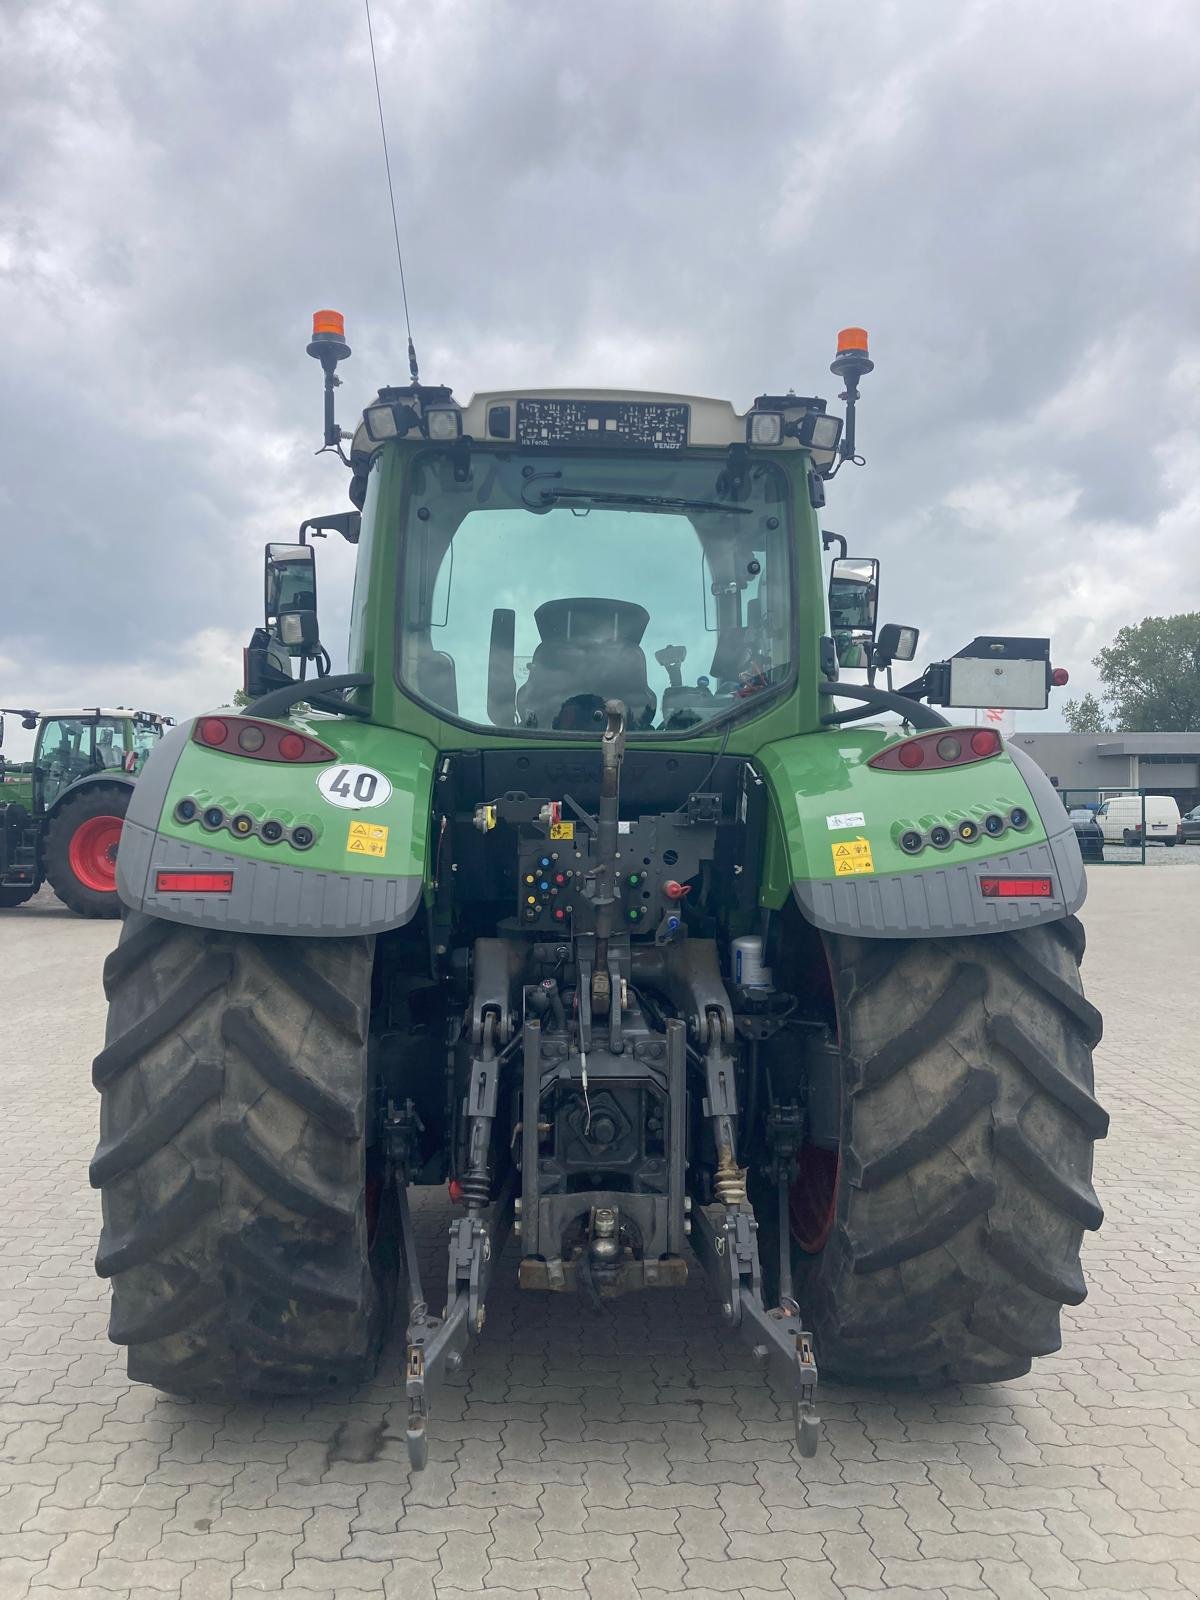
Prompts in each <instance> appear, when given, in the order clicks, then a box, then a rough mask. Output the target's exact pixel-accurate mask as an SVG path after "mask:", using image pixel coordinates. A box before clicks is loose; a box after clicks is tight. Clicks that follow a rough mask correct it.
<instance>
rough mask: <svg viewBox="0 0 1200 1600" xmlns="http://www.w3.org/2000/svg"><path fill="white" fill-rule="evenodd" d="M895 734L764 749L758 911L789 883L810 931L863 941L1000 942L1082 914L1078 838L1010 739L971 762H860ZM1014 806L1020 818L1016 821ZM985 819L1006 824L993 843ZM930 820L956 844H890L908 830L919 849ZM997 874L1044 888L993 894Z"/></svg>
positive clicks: (854, 734) (822, 737)
mask: <svg viewBox="0 0 1200 1600" xmlns="http://www.w3.org/2000/svg"><path fill="white" fill-rule="evenodd" d="M968 731H970V730H968ZM900 737H901V735H900V734H899V733H898V732H893V731H891V730H887V729H883V728H877V727H863V728H855V729H850V728H839V729H830V730H829V731H828V732H821V733H816V734H807V735H804V736H801V737H799V738H794V739H784V740H780V741H779V742H777V743H775V744H770V745H767V746H766V747H765V748H764V749H763V750H762V752H761V753H760V755H759V757H758V762H759V766H760V768H761V771H762V774H763V777H764V778H765V780H766V782H767V785H768V788H769V790H770V794H771V799H772V810H773V813H774V826H773V828H772V830H771V834H770V836H769V839H768V847H767V860H766V863H765V870H764V893H763V899H764V903H766V904H773V905H780V904H782V903H783V901H784V899H785V898H786V894H787V892H788V889H789V888H790V892H791V893H792V894H793V895H794V896H795V898H796V901H797V902H798V904H799V906H800V909H801V911H802V912H803V913H804V915H805V917H806V918H807V919H808V920H809V921H810V922H812V923H814V924H815V925H816V926H817V927H818V928H824V929H826V930H828V931H829V932H833V933H847V934H855V935H858V936H859V937H861V938H868V939H903V938H930V937H935V938H937V937H942V938H948V937H952V936H961V935H963V934H975V933H998V932H1002V931H1005V930H1007V929H1011V928H1017V927H1029V926H1032V925H1033V924H1036V923H1041V922H1053V921H1056V920H1057V919H1059V918H1062V917H1065V916H1068V915H1069V914H1070V913H1072V912H1074V911H1076V910H1078V908H1079V907H1080V906H1081V905H1082V904H1083V900H1084V896H1085V894H1086V892H1087V885H1086V879H1085V877H1084V870H1083V861H1082V858H1081V857H1080V854H1079V846H1078V844H1077V842H1076V839H1075V830H1074V828H1073V827H1072V825H1071V820H1070V818H1069V817H1068V816H1067V813H1066V810H1065V808H1064V807H1063V804H1062V801H1061V799H1060V798H1059V796H1058V794H1057V792H1056V790H1055V789H1054V786H1053V785H1052V784H1051V783H1050V780H1049V779H1048V778H1047V777H1046V775H1045V774H1044V773H1043V772H1042V770H1041V768H1040V767H1038V766H1037V764H1036V763H1035V762H1034V761H1033V760H1032V759H1031V758H1030V757H1029V756H1028V755H1026V754H1025V752H1024V751H1020V750H1015V749H1013V748H1012V747H1011V746H1010V745H1007V744H1006V745H1004V746H1003V747H1002V749H1001V752H1000V754H999V755H996V756H991V757H988V758H986V759H984V760H981V761H976V762H970V763H967V764H965V765H961V766H949V767H941V768H936V769H932V770H930V769H926V770H916V771H912V772H891V771H882V770H880V769H878V768H873V767H870V766H868V765H867V763H868V761H869V760H870V758H871V756H873V755H875V754H876V753H877V752H878V751H879V750H882V749H883V748H884V747H885V746H886V745H888V744H890V743H894V742H895V741H896V740H897V739H898V738H900ZM1014 811H1015V812H1016V813H1017V814H1018V816H1020V813H1022V812H1023V813H1024V814H1025V816H1026V818H1027V820H1026V821H1024V822H1023V823H1022V824H1021V825H1020V826H1014V825H1013V824H1012V821H1011V818H1012V815H1013V813H1014ZM989 815H996V816H1000V817H1002V818H1003V819H1004V822H1005V826H1004V830H1003V832H1002V833H1001V834H1000V835H999V836H997V837H993V836H990V835H989V834H987V833H986V832H985V830H984V827H983V823H984V819H985V818H986V817H987V816H989ZM964 821H970V822H973V823H974V824H975V825H976V828H977V830H978V831H977V832H976V834H975V837H974V838H973V839H971V840H970V841H969V842H968V841H965V840H963V839H960V838H959V837H958V835H957V832H956V830H957V828H958V825H959V824H960V823H961V822H964ZM939 824H941V825H942V826H944V827H946V828H947V829H949V831H950V833H951V836H952V837H951V840H950V843H949V844H947V845H946V846H945V847H944V848H941V849H939V848H936V847H934V846H933V845H932V844H930V843H928V842H927V843H926V844H925V846H924V847H923V848H922V849H921V851H920V852H919V853H918V854H916V855H910V854H908V853H906V852H905V851H904V850H902V849H901V848H900V839H901V837H902V835H903V834H904V833H905V832H907V831H909V830H912V831H916V832H918V833H921V834H922V835H923V836H924V837H925V838H926V840H928V836H929V833H930V830H931V829H933V828H934V827H936V826H937V825H939ZM996 876H1001V877H1006V878H1014V877H1019V878H1037V879H1049V880H1050V888H1051V893H1050V894H1049V895H1039V896H1036V897H1028V898H1025V897H1020V898H991V897H988V896H986V895H985V894H984V892H983V880H984V879H987V878H989V877H996Z"/></svg>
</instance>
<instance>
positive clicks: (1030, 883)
mask: <svg viewBox="0 0 1200 1600" xmlns="http://www.w3.org/2000/svg"><path fill="white" fill-rule="evenodd" d="M979 892H980V894H982V896H983V898H984V899H985V900H1048V899H1049V898H1050V897H1051V896H1052V895H1053V893H1054V884H1053V881H1052V880H1051V879H1050V878H980V880H979Z"/></svg>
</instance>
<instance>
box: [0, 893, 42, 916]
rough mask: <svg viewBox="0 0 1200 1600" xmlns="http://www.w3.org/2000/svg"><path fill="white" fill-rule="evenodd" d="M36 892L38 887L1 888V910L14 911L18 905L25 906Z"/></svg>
mask: <svg viewBox="0 0 1200 1600" xmlns="http://www.w3.org/2000/svg"><path fill="white" fill-rule="evenodd" d="M36 893H37V890H36V889H25V888H20V889H0V911H12V910H13V909H14V907H16V906H23V905H24V904H25V902H26V901H27V900H32V899H33V897H34V895H35V894H36Z"/></svg>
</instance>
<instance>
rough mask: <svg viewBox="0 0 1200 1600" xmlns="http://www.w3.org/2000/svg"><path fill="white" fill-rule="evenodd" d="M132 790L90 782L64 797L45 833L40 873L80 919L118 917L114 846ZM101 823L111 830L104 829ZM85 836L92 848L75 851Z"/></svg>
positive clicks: (126, 787) (122, 784)
mask: <svg viewBox="0 0 1200 1600" xmlns="http://www.w3.org/2000/svg"><path fill="white" fill-rule="evenodd" d="M132 793H133V790H132V789H131V788H130V787H129V785H128V784H125V783H93V784H88V786H87V788H85V789H81V790H80V791H79V793H78V794H75V795H68V796H67V798H66V799H65V800H64V801H63V802H62V804H61V805H60V806H59V808H58V810H57V811H56V812H55V813H54V816H53V817H52V818H51V820H50V824H49V826H48V828H47V830H46V846H45V868H46V877H47V878H48V879H49V880H50V887H51V888H52V889H53V890H54V892H55V894H56V895H57V896H58V898H59V899H60V900H61V901H62V903H63V904H64V905H65V906H68V907H69V908H70V910H72V911H74V912H75V914H76V915H77V916H80V917H119V916H120V914H121V902H120V901H119V900H118V898H117V884H116V842H117V840H118V839H119V837H120V825H121V823H122V822H123V821H124V820H125V812H126V810H127V809H128V806H129V800H130V796H131V795H132ZM105 819H108V820H109V821H110V822H112V823H115V824H116V826H115V828H113V827H108V828H105V826H104V823H105ZM89 832H90V833H94V834H95V836H96V837H95V843H94V844H91V843H89V844H87V845H86V846H85V848H84V849H83V850H80V847H79V846H80V841H81V840H84V839H86V837H87V835H88V834H89Z"/></svg>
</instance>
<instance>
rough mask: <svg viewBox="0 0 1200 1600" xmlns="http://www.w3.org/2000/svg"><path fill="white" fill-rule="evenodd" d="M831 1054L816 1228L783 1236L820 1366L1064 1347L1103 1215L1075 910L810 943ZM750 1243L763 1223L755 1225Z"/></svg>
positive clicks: (956, 1371) (1007, 1362)
mask: <svg viewBox="0 0 1200 1600" xmlns="http://www.w3.org/2000/svg"><path fill="white" fill-rule="evenodd" d="M827 950H828V955H829V964H830V970H831V974H832V977H833V985H834V992H835V997H836V1003H837V1012H838V1023H839V1031H840V1037H841V1045H842V1051H843V1057H844V1063H845V1066H844V1077H843V1092H842V1111H841V1152H840V1171H839V1174H838V1178H837V1183H836V1188H835V1190H834V1191H833V1193H832V1203H833V1217H832V1225H831V1227H830V1230H829V1237H828V1242H827V1243H826V1245H825V1247H824V1248H823V1249H822V1250H821V1251H820V1252H819V1254H817V1255H805V1254H803V1253H802V1252H801V1251H799V1250H798V1249H797V1248H796V1247H795V1245H794V1244H793V1249H792V1262H793V1272H794V1274H795V1281H796V1292H797V1297H798V1298H799V1300H800V1302H801V1305H802V1308H803V1310H804V1311H805V1313H806V1320H808V1321H809V1324H810V1326H812V1328H813V1332H814V1334H815V1337H816V1341H817V1343H816V1348H817V1357H818V1360H819V1361H820V1363H821V1367H822V1370H823V1371H826V1372H828V1373H829V1374H830V1375H831V1376H837V1377H840V1378H843V1379H847V1380H851V1381H855V1380H863V1379H867V1380H870V1379H875V1378H878V1379H885V1380H888V1381H892V1382H894V1381H895V1380H896V1379H898V1378H908V1379H916V1380H918V1381H921V1382H923V1383H931V1384H936V1383H940V1382H959V1383H979V1382H991V1381H996V1380H1000V1379H1005V1378H1013V1377H1017V1376H1019V1375H1020V1374H1022V1373H1024V1372H1027V1371H1028V1370H1029V1367H1030V1365H1031V1362H1032V1359H1033V1357H1034V1356H1037V1355H1045V1354H1048V1353H1049V1352H1051V1351H1053V1350H1057V1349H1058V1348H1059V1346H1060V1344H1061V1334H1060V1330H1059V1314H1060V1310H1061V1307H1062V1306H1063V1305H1078V1304H1079V1302H1080V1301H1082V1300H1083V1298H1084V1296H1085V1294H1086V1292H1087V1291H1086V1287H1085V1285H1084V1280H1083V1273H1082V1270H1081V1267H1080V1261H1079V1249H1080V1242H1081V1238H1082V1234H1083V1231H1084V1229H1091V1228H1098V1227H1099V1226H1100V1222H1101V1220H1102V1216H1103V1213H1102V1211H1101V1208H1100V1204H1099V1202H1098V1200H1097V1199H1096V1195H1095V1192H1094V1190H1093V1189H1092V1185H1091V1171H1092V1146H1093V1142H1094V1141H1095V1140H1096V1139H1099V1138H1103V1137H1104V1134H1105V1133H1106V1132H1107V1128H1108V1116H1107V1114H1106V1113H1105V1112H1104V1111H1103V1110H1102V1108H1101V1107H1100V1106H1099V1105H1098V1104H1097V1102H1096V1100H1095V1098H1094V1097H1093V1094H1092V1060H1091V1051H1092V1046H1093V1045H1094V1044H1095V1043H1096V1041H1097V1040H1098V1039H1099V1037H1100V1016H1099V1013H1098V1012H1097V1011H1096V1010H1095V1009H1094V1007H1092V1006H1091V1005H1089V1004H1088V1002H1087V1001H1086V1000H1085V999H1084V998H1083V995H1082V992H1081V990H1080V985H1079V975H1078V968H1079V961H1080V958H1081V957H1082V954H1083V928H1082V926H1081V925H1080V923H1079V922H1078V920H1077V919H1076V918H1074V917H1071V918H1068V919H1067V920H1065V921H1063V922H1059V923H1051V924H1048V925H1046V926H1043V927H1038V928H1032V929H1029V930H1027V931H1025V932H1021V933H1008V934H995V935H980V936H976V937H972V938H966V939H930V940H921V941H916V940H913V941H909V940H890V939H880V940H863V939H849V938H841V937H833V936H830V937H828V938H827ZM765 1234H766V1237H764V1254H766V1252H767V1251H769V1250H770V1249H771V1247H772V1245H773V1244H774V1241H775V1239H776V1238H777V1230H776V1228H774V1227H770V1226H769V1227H768V1228H767V1229H766V1230H765Z"/></svg>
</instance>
